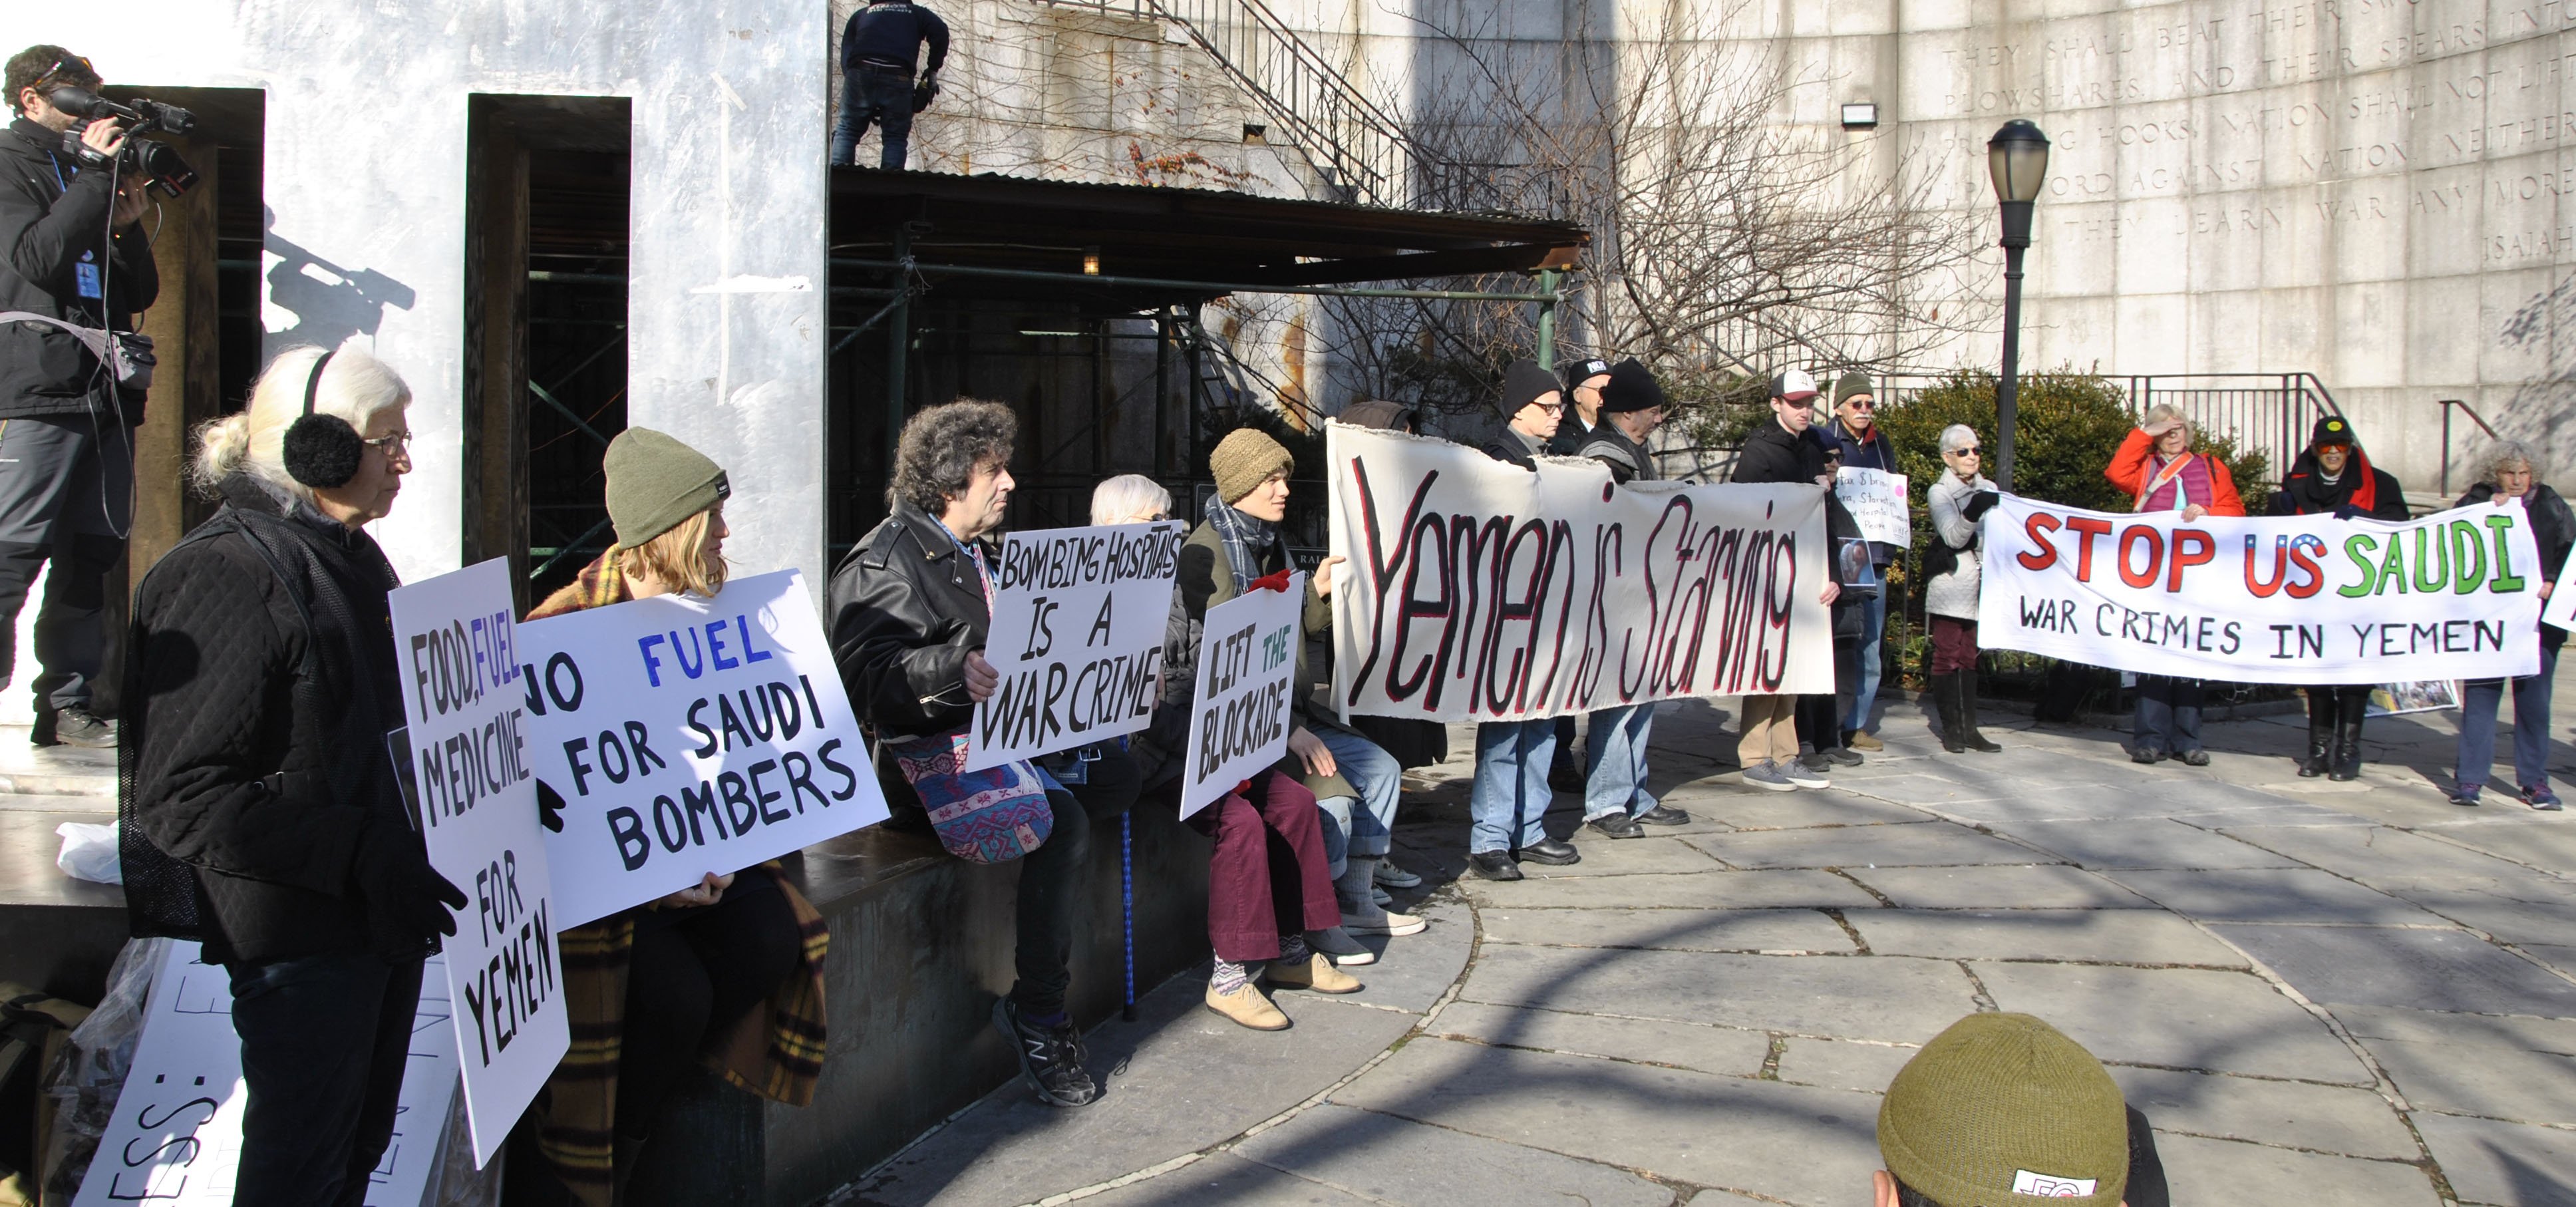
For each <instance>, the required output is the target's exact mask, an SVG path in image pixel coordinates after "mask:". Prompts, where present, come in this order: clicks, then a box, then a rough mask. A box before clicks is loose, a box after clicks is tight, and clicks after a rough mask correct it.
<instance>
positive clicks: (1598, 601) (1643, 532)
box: [1324, 423, 1834, 721]
mask: <svg viewBox="0 0 2576 1207" xmlns="http://www.w3.org/2000/svg"><path fill="white" fill-rule="evenodd" d="M1324 430H1325V433H1326V435H1325V444H1326V448H1327V450H1328V453H1327V460H1328V462H1329V465H1328V472H1329V473H1330V474H1331V478H1332V491H1333V538H1332V540H1333V552H1334V553H1336V554H1339V555H1341V556H1343V557H1345V558H1348V559H1349V565H1348V568H1347V569H1345V570H1344V571H1343V572H1342V574H1341V577H1340V579H1339V580H1338V586H1337V587H1336V588H1335V590H1334V591H1333V597H1332V599H1333V617H1334V621H1333V639H1334V642H1335V652H1334V662H1333V675H1334V679H1333V700H1334V704H1335V706H1336V707H1337V708H1338V709H1339V710H1340V711H1341V712H1342V713H1344V714H1345V715H1348V714H1353V713H1358V714H1365V715H1371V716H1387V717H1420V718H1423V719H1425V720H1432V721H1513V720H1529V719H1534V718H1538V717H1548V716H1557V715H1561V714H1564V713H1573V712H1590V711H1593V710H1596V709H1603V708H1610V707H1613V706H1616V705H1622V704H1642V703H1645V702H1647V701H1651V700H1668V699H1672V698H1675V697H1680V696H1733V695H1773V694H1780V693H1826V692H1831V691H1833V690H1834V643H1833V619H1832V616H1831V614H1830V613H1829V612H1828V611H1827V609H1826V606H1825V604H1824V602H1823V592H1824V588H1825V584H1827V583H1829V582H1831V581H1833V580H1832V577H1831V576H1830V575H1829V574H1828V573H1827V572H1826V562H1825V553H1826V544H1825V492H1824V491H1823V489H1821V488H1819V487H1817V486H1815V485H1813V484H1787V485H1767V484H1766V485H1723V486H1691V485H1685V484H1682V483H1678V482H1639V483H1635V484H1632V485H1629V486H1614V485H1612V484H1611V481H1610V473H1609V471H1608V470H1606V469H1604V468H1602V467H1601V465H1600V464H1599V463H1598V462H1593V461H1577V460H1572V459H1569V458H1559V457H1542V458H1540V459H1539V462H1538V472H1537V473H1535V474H1533V473H1531V472H1530V471H1528V470H1525V469H1519V468H1516V467H1514V466H1512V465H1508V464H1506V463H1504V462H1501V461H1497V460H1494V459H1493V458H1491V457H1488V456H1485V455H1484V454H1482V453H1479V452H1477V451H1476V450H1474V449H1471V448H1462V447H1460V446H1458V445H1455V444H1450V443H1448V442H1446V441H1440V440H1430V439H1425V438H1422V437H1417V436H1406V435H1402V434H1400V433H1393V432H1381V431H1375V430H1371V429H1367V428H1355V427H1350V426H1347V425H1345V424H1341V423H1332V424H1328V425H1326V426H1325V429H1324Z"/></svg>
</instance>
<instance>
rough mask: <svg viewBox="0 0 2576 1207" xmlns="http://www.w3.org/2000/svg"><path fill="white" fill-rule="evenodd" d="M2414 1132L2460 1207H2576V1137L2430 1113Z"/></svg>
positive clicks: (2420, 1119) (2418, 1117) (2575, 1134)
mask: <svg viewBox="0 0 2576 1207" xmlns="http://www.w3.org/2000/svg"><path fill="white" fill-rule="evenodd" d="M2415 1130H2417V1131H2419V1132H2422V1133H2423V1134H2424V1146H2425V1147H2426V1148H2429V1149H2431V1150H2432V1151H2433V1159H2434V1160H2435V1161H2438V1162H2440V1163H2441V1166H2442V1174H2443V1176H2444V1177H2447V1178H2449V1179H2450V1181H2451V1189H2452V1190H2454V1191H2456V1192H2458V1194H2459V1196H2460V1201H2461V1202H2462V1203H2464V1204H2466V1203H2477V1204H2488V1203H2492V1204H2498V1205H2500V1207H2576V1132H2569V1131H2561V1130H2558V1129H2556V1128H2545V1127H2530V1126H2526V1125H2523V1124H2518V1123H2498V1122H2495V1121H2493V1120H2489V1119H2463V1118H2460V1117H2458V1116H2455V1115H2436V1114H2430V1113H2418V1114H2417V1115H2416V1116H2415ZM2177 1201H2179V1200H2177Z"/></svg>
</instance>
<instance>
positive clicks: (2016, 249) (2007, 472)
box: [1986, 117, 2048, 490]
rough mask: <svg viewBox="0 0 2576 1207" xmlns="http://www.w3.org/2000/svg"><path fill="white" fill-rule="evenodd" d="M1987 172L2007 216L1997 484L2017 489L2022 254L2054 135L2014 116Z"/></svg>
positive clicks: (2000, 133) (1992, 146)
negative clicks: (2015, 433)
mask: <svg viewBox="0 0 2576 1207" xmlns="http://www.w3.org/2000/svg"><path fill="white" fill-rule="evenodd" d="M1986 173H1987V175H1989V176H1991V177H1993V178H1994V182H1995V201H1996V202H1997V203H1999V204H2000V205H2001V206H2002V209H2003V217H2004V238H2003V247H2004V375H2003V380H2002V382H2001V383H1999V384H1998V385H1997V386H1996V387H1995V458H1994V461H1995V485H1996V486H1998V487H2000V488H2002V489H2004V490H2011V489H2012V477H2013V422H2014V419H2015V417H2016V413H2017V411H2018V408H2019V404H2020V397H2019V395H2020V391H2021V380H2020V379H2021V254H2022V253H2023V252H2024V251H2027V250H2029V248H2030V214H2031V208H2032V206H2033V205H2034V204H2036V203H2037V202H2038V201H2039V186H2040V182H2041V181H2043V180H2045V179H2047V177H2048V136H2047V135H2045V134H2042V133H2040V132H2039V127H2037V126H2034V125H2032V124H2031V123H2029V122H2027V121H2024V120H2022V119H2021V118H2018V117H2017V118H2014V119H2013V120H2011V121H2008V122H2005V123H2004V126H2003V129H2000V130H1997V131H1995V136H1994V139H1993V140H1992V141H1990V142H1988V143H1987V144H1986Z"/></svg>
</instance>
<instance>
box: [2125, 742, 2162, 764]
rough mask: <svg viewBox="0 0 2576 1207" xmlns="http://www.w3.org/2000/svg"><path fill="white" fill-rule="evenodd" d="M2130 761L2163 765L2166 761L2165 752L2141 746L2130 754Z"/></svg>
mask: <svg viewBox="0 0 2576 1207" xmlns="http://www.w3.org/2000/svg"><path fill="white" fill-rule="evenodd" d="M2129 761H2130V762H2132V763H2161V762H2163V761H2165V752H2164V751H2161V750H2149V749H2147V748H2146V747H2144V746H2141V747H2139V748H2137V749H2136V750H2132V751H2130V752H2129Z"/></svg>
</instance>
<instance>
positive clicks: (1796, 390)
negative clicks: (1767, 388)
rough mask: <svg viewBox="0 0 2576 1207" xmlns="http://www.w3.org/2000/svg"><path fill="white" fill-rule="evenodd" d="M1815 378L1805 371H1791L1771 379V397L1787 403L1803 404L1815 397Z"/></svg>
mask: <svg viewBox="0 0 2576 1207" xmlns="http://www.w3.org/2000/svg"><path fill="white" fill-rule="evenodd" d="M1816 394H1817V390H1816V378H1815V375H1814V374H1811V373H1809V372H1807V371H1806V370H1805V369H1791V370H1789V371H1788V372H1786V373H1783V374H1781V375H1779V376H1778V377H1774V378H1772V379H1771V396H1772V397H1773V398H1778V399H1783V400H1786V401H1789V402H1805V401H1806V400H1808V399H1810V398H1813V397H1815V396H1816Z"/></svg>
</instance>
